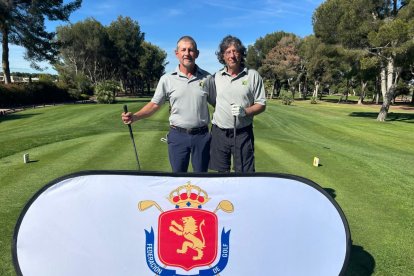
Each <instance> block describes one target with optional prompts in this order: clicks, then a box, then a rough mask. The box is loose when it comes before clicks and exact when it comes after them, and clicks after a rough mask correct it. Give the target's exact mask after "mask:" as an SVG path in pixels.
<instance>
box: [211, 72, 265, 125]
mask: <svg viewBox="0 0 414 276" xmlns="http://www.w3.org/2000/svg"><path fill="white" fill-rule="evenodd" d="M214 81H215V86H216V93H217V98H216V108H215V111H214V114H213V120H212V123H213V124H215V125H216V126H218V127H219V128H234V118H233V115H232V113H231V105H232V104H238V105H241V106H243V107H244V108H246V107H249V106H252V105H253V104H256V103H258V104H261V105H266V94H265V89H264V85H263V79H262V77H261V76H260V75H259V73H258V72H257V71H256V70H253V69H247V68H244V69H243V70H242V71H241V72H240V73H239V74H238V75H237V76H236V77H232V76H231V75H230V74H229V73H227V71H226V68H223V69H222V70H220V71H218V72H217V73H216V74H215V75H214ZM252 123H253V116H245V117H238V118H237V121H236V128H243V127H246V126H248V125H250V124H252Z"/></svg>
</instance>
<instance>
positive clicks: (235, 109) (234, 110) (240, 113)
mask: <svg viewBox="0 0 414 276" xmlns="http://www.w3.org/2000/svg"><path fill="white" fill-rule="evenodd" d="M231 114H233V116H237V117H244V116H246V110H244V108H243V107H242V106H240V105H238V104H232V105H231Z"/></svg>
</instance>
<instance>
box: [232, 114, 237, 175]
mask: <svg viewBox="0 0 414 276" xmlns="http://www.w3.org/2000/svg"><path fill="white" fill-rule="evenodd" d="M233 118H234V123H233V126H234V129H233V145H234V152H233V164H234V172H236V171H237V170H236V133H237V132H236V123H237V117H236V116H233Z"/></svg>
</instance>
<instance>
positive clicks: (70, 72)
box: [55, 18, 115, 84]
mask: <svg viewBox="0 0 414 276" xmlns="http://www.w3.org/2000/svg"><path fill="white" fill-rule="evenodd" d="M57 40H58V42H59V45H60V47H59V52H60V55H59V57H60V61H59V62H58V63H56V64H55V68H56V69H57V71H58V72H59V74H60V75H66V76H68V77H69V78H70V79H72V80H75V79H77V78H78V76H79V75H83V76H85V77H87V78H88V80H89V82H90V83H91V84H97V83H98V82H101V81H103V80H107V79H110V78H112V75H113V72H114V71H115V68H114V66H113V64H114V63H115V62H114V56H115V55H114V53H115V49H114V45H113V43H112V41H110V40H109V36H108V33H107V30H106V28H105V27H104V26H102V24H101V23H99V22H98V21H96V20H95V19H93V18H88V19H85V20H84V21H79V22H77V23H76V24H71V25H66V26H61V27H58V28H57Z"/></svg>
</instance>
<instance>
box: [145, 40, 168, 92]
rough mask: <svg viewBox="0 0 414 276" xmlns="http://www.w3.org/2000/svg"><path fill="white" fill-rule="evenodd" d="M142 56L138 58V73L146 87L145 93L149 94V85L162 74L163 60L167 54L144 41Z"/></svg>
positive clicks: (163, 68) (164, 64)
mask: <svg viewBox="0 0 414 276" xmlns="http://www.w3.org/2000/svg"><path fill="white" fill-rule="evenodd" d="M142 47H143V54H142V55H141V57H140V62H139V64H140V72H141V77H142V79H143V81H144V82H145V83H146V85H147V93H149V92H150V87H151V83H152V82H154V81H155V80H158V79H159V78H160V77H161V76H162V74H164V70H165V66H166V65H167V63H166V61H165V59H166V58H167V53H166V52H165V51H164V50H162V49H160V48H159V47H158V46H155V45H152V44H151V43H149V42H146V41H144V42H143V43H142Z"/></svg>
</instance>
